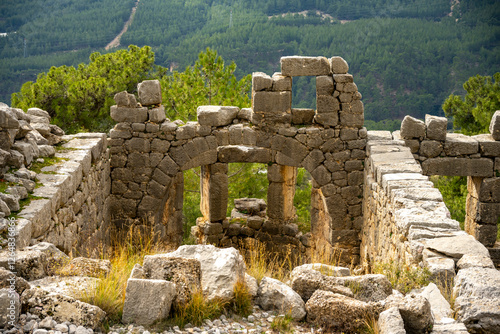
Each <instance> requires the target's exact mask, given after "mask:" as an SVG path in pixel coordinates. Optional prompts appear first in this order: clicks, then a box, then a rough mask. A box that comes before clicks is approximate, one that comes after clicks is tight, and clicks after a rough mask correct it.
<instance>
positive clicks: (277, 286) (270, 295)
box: [257, 277, 306, 321]
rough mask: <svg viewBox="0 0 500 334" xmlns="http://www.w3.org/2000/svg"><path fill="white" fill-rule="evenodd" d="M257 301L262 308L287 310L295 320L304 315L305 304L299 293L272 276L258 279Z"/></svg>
mask: <svg viewBox="0 0 500 334" xmlns="http://www.w3.org/2000/svg"><path fill="white" fill-rule="evenodd" d="M257 303H258V304H259V305H260V306H261V307H262V308H263V309H264V310H278V311H280V312H282V313H288V312H289V313H290V315H291V316H292V318H293V319H295V320H297V321H300V320H302V319H304V317H305V316H306V311H305V304H304V301H303V300H302V298H301V297H300V295H299V294H298V293H296V292H295V291H294V290H292V288H290V287H289V286H288V285H286V284H285V283H282V282H280V281H278V280H276V279H274V278H270V277H264V278H263V279H262V280H261V281H260V284H259V289H258V291H257Z"/></svg>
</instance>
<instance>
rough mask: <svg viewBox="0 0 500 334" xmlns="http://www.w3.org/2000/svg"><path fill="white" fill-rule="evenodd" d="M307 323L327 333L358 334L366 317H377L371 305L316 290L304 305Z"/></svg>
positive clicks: (364, 326)
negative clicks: (321, 327) (344, 333)
mask: <svg viewBox="0 0 500 334" xmlns="http://www.w3.org/2000/svg"><path fill="white" fill-rule="evenodd" d="M306 311H307V321H308V322H310V323H314V324H316V325H318V326H325V327H326V328H328V331H329V332H332V333H333V332H339V333H340V332H346V333H359V332H361V331H362V330H363V329H364V328H366V325H365V321H366V317H367V316H372V317H375V318H376V317H377V315H376V313H375V310H374V308H373V306H372V305H370V304H369V303H365V302H362V301H359V300H356V299H354V298H350V297H347V296H343V295H341V294H338V293H333V292H330V291H322V290H316V291H315V292H314V294H313V295H312V296H311V298H310V299H309V300H308V301H307V303H306Z"/></svg>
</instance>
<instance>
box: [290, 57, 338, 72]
mask: <svg viewBox="0 0 500 334" xmlns="http://www.w3.org/2000/svg"><path fill="white" fill-rule="evenodd" d="M281 73H282V74H283V75H284V76H290V77H296V76H304V75H305V76H309V75H311V76H312V75H315V76H316V75H328V74H330V73H331V68H330V63H329V61H328V59H327V58H325V57H302V56H290V57H281Z"/></svg>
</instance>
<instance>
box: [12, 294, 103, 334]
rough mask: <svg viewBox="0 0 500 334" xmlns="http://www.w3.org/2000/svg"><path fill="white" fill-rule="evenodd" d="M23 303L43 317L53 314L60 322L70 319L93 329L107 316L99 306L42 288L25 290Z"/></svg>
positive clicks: (30, 310) (78, 324)
mask: <svg viewBox="0 0 500 334" xmlns="http://www.w3.org/2000/svg"><path fill="white" fill-rule="evenodd" d="M21 305H22V307H23V309H26V310H28V312H30V313H31V314H34V315H37V316H39V317H40V318H42V319H43V318H46V317H48V316H51V317H52V319H53V320H55V321H57V322H59V323H61V322H65V321H69V322H71V323H72V324H74V325H76V326H84V327H91V328H93V329H96V328H98V327H99V325H100V324H101V323H102V321H103V320H104V317H105V316H106V313H105V312H104V311H103V310H101V309H100V308H99V307H97V306H94V305H90V304H87V303H84V302H81V301H79V300H77V299H74V298H72V297H69V296H66V295H63V294H59V293H50V292H47V291H45V290H43V289H40V288H32V289H29V290H26V291H24V292H23V294H22V295H21Z"/></svg>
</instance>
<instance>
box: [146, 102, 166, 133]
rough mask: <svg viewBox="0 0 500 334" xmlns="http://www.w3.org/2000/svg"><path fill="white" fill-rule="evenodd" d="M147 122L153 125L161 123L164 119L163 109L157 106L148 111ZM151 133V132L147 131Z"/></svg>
mask: <svg viewBox="0 0 500 334" xmlns="http://www.w3.org/2000/svg"><path fill="white" fill-rule="evenodd" d="M148 115H149V121H150V122H154V123H161V122H163V121H164V120H165V119H166V116H165V107H164V106H159V107H158V108H153V109H149V110H148ZM149 132H152V131H149Z"/></svg>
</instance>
